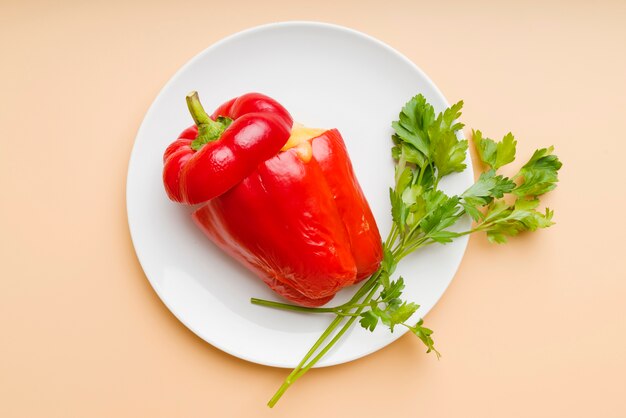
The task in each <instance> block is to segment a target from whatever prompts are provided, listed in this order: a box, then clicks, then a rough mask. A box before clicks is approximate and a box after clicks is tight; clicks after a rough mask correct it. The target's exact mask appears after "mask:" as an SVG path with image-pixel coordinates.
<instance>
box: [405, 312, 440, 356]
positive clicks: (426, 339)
mask: <svg viewBox="0 0 626 418" xmlns="http://www.w3.org/2000/svg"><path fill="white" fill-rule="evenodd" d="M422 324H424V320H423V319H420V320H419V321H418V322H417V323H416V324H415V325H414V326H412V327H408V328H409V329H410V330H411V332H412V333H413V334H415V335H416V336H417V337H418V338H419V339H420V340H422V342H423V343H424V345H426V347H427V348H428V349H427V350H426V352H427V353H430V352H431V351H434V352H435V354H437V358H439V357H441V354H440V353H439V351H437V350H436V349H435V342H434V341H433V339H432V337H431V335H432V333H433V331H432V330H431V329H428V328H426V327H423V326H422Z"/></svg>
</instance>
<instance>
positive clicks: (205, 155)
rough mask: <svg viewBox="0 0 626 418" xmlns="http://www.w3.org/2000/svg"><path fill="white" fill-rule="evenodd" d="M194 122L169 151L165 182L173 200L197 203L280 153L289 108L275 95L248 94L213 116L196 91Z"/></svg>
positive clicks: (189, 101) (287, 129) (192, 106)
mask: <svg viewBox="0 0 626 418" xmlns="http://www.w3.org/2000/svg"><path fill="white" fill-rule="evenodd" d="M187 106H188V107H189V111H190V112H191V115H192V116H193V119H194V121H195V123H196V125H194V126H192V127H190V128H188V129H186V130H185V131H183V132H182V133H181V134H180V137H179V138H178V140H176V141H174V142H173V143H172V144H171V145H170V146H169V147H167V149H166V150H165V155H164V156H163V162H164V163H165V167H164V169H163V182H164V184H165V190H166V191H167V194H168V196H169V197H170V199H172V200H174V201H176V202H182V203H188V204H196V203H202V202H206V201H207V200H210V199H212V198H214V197H215V196H219V195H220V194H222V193H224V192H225V191H226V190H228V189H230V188H231V187H233V186H234V185H235V184H237V183H239V182H240V181H241V180H243V178H244V177H246V176H247V175H248V174H250V173H251V172H252V170H253V169H254V167H256V166H257V165H258V164H259V163H260V162H262V161H265V160H267V159H268V158H270V157H272V156H274V155H276V153H277V152H278V151H279V150H280V148H281V147H282V146H283V145H284V144H285V142H286V141H287V139H288V138H289V134H290V131H291V125H292V123H293V121H292V119H291V115H289V112H287V110H286V109H285V108H284V107H282V106H281V105H280V104H279V103H278V102H276V101H275V100H274V99H272V98H270V97H267V96H264V95H262V94H258V93H249V94H244V95H243V96H240V97H237V98H235V99H232V100H230V101H228V102H226V103H224V104H223V105H222V106H220V108H219V109H217V111H216V113H215V114H214V115H213V117H212V118H210V117H209V116H208V115H207V114H206V112H205V111H204V109H203V108H202V104H200V100H199V98H198V94H197V93H196V92H193V93H191V94H189V95H188V96H187Z"/></svg>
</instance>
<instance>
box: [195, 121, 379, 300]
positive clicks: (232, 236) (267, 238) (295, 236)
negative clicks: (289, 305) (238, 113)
mask: <svg viewBox="0 0 626 418" xmlns="http://www.w3.org/2000/svg"><path fill="white" fill-rule="evenodd" d="M309 143H310V145H309V146H310V147H311V148H312V154H309V155H308V156H307V155H306V153H304V157H303V153H302V152H301V148H300V147H295V148H290V149H288V150H286V151H283V152H280V153H278V154H277V155H275V156H273V157H272V158H269V159H267V160H266V161H264V162H262V163H260V164H259V165H258V166H257V168H256V169H255V170H254V171H252V172H251V173H250V174H249V175H248V176H247V177H246V178H245V179H243V180H242V181H241V182H240V183H238V184H237V185H235V186H234V187H233V188H231V189H230V190H229V191H227V192H226V193H224V194H222V195H220V196H218V197H216V198H215V199H212V200H210V201H209V202H207V203H206V204H205V205H203V206H202V207H200V208H199V209H198V210H196V211H195V212H194V214H193V219H194V221H195V222H196V224H197V225H198V226H199V227H200V228H201V229H202V230H203V231H204V233H205V234H206V235H207V236H208V237H209V238H210V239H211V240H212V241H213V242H214V243H215V244H216V245H218V246H219V247H220V248H222V249H223V250H224V251H226V252H227V253H228V254H230V255H231V256H233V257H234V258H236V259H237V260H239V261H240V262H241V263H243V264H244V265H246V266H247V267H248V268H249V269H250V270H252V271H253V272H254V273H256V274H257V275H258V276H259V277H260V278H261V279H262V280H263V281H264V282H265V283H266V284H267V285H268V286H269V287H270V288H272V289H273V290H275V291H276V292H277V293H279V294H281V295H282V296H284V297H285V298H287V299H289V300H291V301H293V302H295V303H298V304H300V305H303V306H320V305H323V304H325V303H327V302H328V301H329V300H330V299H332V298H333V296H334V295H335V293H337V291H339V290H340V289H341V288H343V287H345V286H349V285H351V284H354V283H356V282H357V281H359V280H362V279H363V278H365V277H368V276H369V275H371V274H372V273H373V272H374V271H376V270H377V269H378V267H379V265H380V262H381V260H382V257H383V251H382V243H381V239H380V234H379V232H378V228H377V226H376V222H375V220H374V217H373V215H372V212H371V210H370V208H369V205H368V203H367V201H366V199H365V196H364V195H363V192H362V191H361V188H360V186H359V184H358V182H357V180H356V177H355V176H354V171H353V169H352V165H351V163H350V160H349V158H348V154H347V151H346V148H345V144H344V142H343V139H342V138H341V135H340V134H339V132H338V131H337V130H335V129H332V130H329V131H326V132H324V133H323V134H321V135H320V136H317V137H315V138H313V139H310V140H309ZM305 145H308V144H305Z"/></svg>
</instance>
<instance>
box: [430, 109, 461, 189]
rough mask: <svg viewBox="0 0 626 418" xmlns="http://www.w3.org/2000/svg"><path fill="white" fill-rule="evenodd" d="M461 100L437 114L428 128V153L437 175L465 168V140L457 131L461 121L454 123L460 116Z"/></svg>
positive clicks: (440, 175) (441, 175)
mask: <svg viewBox="0 0 626 418" xmlns="http://www.w3.org/2000/svg"><path fill="white" fill-rule="evenodd" d="M462 107H463V102H462V101H460V102H458V103H456V104H454V105H452V106H451V107H449V108H448V109H446V110H445V111H444V112H442V113H440V114H439V116H437V119H436V120H435V122H434V123H433V124H432V125H431V126H430V128H429V129H428V136H429V138H430V154H431V156H432V160H433V163H434V164H435V166H436V167H437V171H438V175H439V177H443V176H445V175H448V174H450V173H454V172H461V171H463V170H465V167H467V166H466V165H465V156H466V153H467V147H468V142H467V140H465V139H463V140H459V139H458V137H457V132H458V131H460V130H461V129H462V128H463V124H462V123H455V120H456V119H457V118H458V117H459V116H461V108H462Z"/></svg>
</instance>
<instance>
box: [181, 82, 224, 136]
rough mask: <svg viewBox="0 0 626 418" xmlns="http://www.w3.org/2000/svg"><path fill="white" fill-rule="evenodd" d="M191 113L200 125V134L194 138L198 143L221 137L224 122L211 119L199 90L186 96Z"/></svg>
mask: <svg viewBox="0 0 626 418" xmlns="http://www.w3.org/2000/svg"><path fill="white" fill-rule="evenodd" d="M186 100H187V107H188V108H189V113H191V117H192V118H193V121H194V122H195V124H196V126H198V136H197V137H196V139H195V140H194V142H195V143H197V144H205V143H207V142H210V141H214V140H216V139H217V138H219V135H220V134H221V133H222V131H223V130H224V126H223V124H222V123H220V122H218V121H214V120H213V119H211V117H210V116H209V114H208V113H207V112H206V111H205V110H204V107H203V106H202V103H200V97H199V96H198V92H197V91H192V92H191V93H189V94H188V95H187V97H186Z"/></svg>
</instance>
